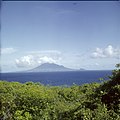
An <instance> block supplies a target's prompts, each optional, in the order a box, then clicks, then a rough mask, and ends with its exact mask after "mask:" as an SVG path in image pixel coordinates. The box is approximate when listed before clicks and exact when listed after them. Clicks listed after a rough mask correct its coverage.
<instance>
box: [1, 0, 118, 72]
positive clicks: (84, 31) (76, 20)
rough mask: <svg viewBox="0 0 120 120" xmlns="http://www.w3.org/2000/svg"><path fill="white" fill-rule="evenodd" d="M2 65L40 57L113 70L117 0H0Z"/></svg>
mask: <svg viewBox="0 0 120 120" xmlns="http://www.w3.org/2000/svg"><path fill="white" fill-rule="evenodd" d="M1 6H2V7H1V70H2V72H15V71H24V70H29V69H31V68H35V67H37V66H39V65H41V64H43V63H46V62H47V63H55V64H58V65H63V66H65V67H67V68H72V69H79V68H84V69H86V70H112V69H114V68H115V64H116V63H120V22H119V21H120V14H119V11H120V2H119V1H61V2H60V1H45V2H44V1H36V2H34V1H11V2H9V1H2V5H1Z"/></svg>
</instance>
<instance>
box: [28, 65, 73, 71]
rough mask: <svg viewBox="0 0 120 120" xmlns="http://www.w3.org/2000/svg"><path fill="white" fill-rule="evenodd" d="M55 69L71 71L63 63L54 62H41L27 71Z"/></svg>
mask: <svg viewBox="0 0 120 120" xmlns="http://www.w3.org/2000/svg"><path fill="white" fill-rule="evenodd" d="M57 71H73V69H70V68H66V67H64V66H63V65H58V64H55V63H43V64H42V65H40V66H38V67H36V68H34V69H32V70H29V71H28V72H57Z"/></svg>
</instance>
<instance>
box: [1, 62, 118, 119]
mask: <svg viewBox="0 0 120 120" xmlns="http://www.w3.org/2000/svg"><path fill="white" fill-rule="evenodd" d="M117 67H118V68H117V69H116V70H113V73H112V76H109V81H107V82H104V83H101V84H99V83H92V84H84V85H82V86H78V85H73V86H71V87H64V86H63V87H61V86H59V87H53V86H44V85H42V84H40V83H33V82H27V83H25V84H21V83H18V82H7V81H0V120H120V116H119V115H120V69H119V64H118V65H117Z"/></svg>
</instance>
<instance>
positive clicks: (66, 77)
mask: <svg viewBox="0 0 120 120" xmlns="http://www.w3.org/2000/svg"><path fill="white" fill-rule="evenodd" d="M111 73H112V71H110V70H101V71H98V70H97V71H92V70H91V71H70V72H39V73H1V80H6V81H17V82H20V83H25V82H28V81H32V82H40V83H41V84H44V85H52V86H61V85H65V86H71V85H73V84H77V85H82V84H85V83H92V82H100V80H99V78H105V79H106V80H107V79H108V78H107V76H108V75H111Z"/></svg>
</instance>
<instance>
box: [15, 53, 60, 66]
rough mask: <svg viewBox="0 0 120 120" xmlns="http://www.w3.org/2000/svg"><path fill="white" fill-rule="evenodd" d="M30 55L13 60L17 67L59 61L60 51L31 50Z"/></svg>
mask: <svg viewBox="0 0 120 120" xmlns="http://www.w3.org/2000/svg"><path fill="white" fill-rule="evenodd" d="M30 53H31V54H30V55H26V56H23V57H21V58H19V59H16V60H15V63H16V65H17V67H34V66H38V65H41V64H43V63H59V62H60V60H61V55H60V54H61V53H60V52H58V51H36V52H35V51H33V52H30Z"/></svg>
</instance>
